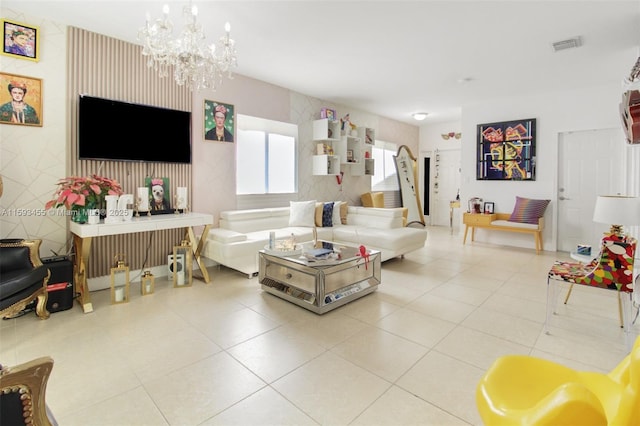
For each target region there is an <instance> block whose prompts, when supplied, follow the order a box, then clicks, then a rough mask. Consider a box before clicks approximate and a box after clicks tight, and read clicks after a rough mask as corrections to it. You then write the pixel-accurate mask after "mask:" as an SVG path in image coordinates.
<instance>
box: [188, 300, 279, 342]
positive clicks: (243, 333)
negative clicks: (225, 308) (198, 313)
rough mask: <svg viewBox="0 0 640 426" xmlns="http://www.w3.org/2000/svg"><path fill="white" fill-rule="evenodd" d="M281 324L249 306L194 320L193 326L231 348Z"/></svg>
mask: <svg viewBox="0 0 640 426" xmlns="http://www.w3.org/2000/svg"><path fill="white" fill-rule="evenodd" d="M279 325H280V324H279V323H278V322H276V321H274V320H272V319H270V318H267V317H265V316H264V315H261V314H259V313H257V312H256V311H254V310H251V309H249V308H243V309H241V310H239V311H234V312H231V313H227V314H218V315H213V316H210V317H209V316H208V317H207V318H206V319H205V318H200V319H198V320H194V322H193V326H194V327H195V328H196V329H197V330H199V331H201V332H202V333H204V334H205V335H206V336H208V337H209V338H210V339H211V340H212V341H213V342H214V343H216V344H218V345H220V346H221V347H223V348H229V347H231V346H234V345H237V344H238V343H242V342H245V341H247V340H249V339H251V338H253V337H256V336H259V335H260V334H262V333H265V332H267V331H269V330H273V329H274V328H276V327H278V326H279Z"/></svg>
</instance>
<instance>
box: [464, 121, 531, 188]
mask: <svg viewBox="0 0 640 426" xmlns="http://www.w3.org/2000/svg"><path fill="white" fill-rule="evenodd" d="M477 138H478V145H477V161H478V169H477V175H476V180H511V181H522V180H536V119H535V118H528V119H524V120H513V121H502V122H496V123H487V124H479V125H478V129H477Z"/></svg>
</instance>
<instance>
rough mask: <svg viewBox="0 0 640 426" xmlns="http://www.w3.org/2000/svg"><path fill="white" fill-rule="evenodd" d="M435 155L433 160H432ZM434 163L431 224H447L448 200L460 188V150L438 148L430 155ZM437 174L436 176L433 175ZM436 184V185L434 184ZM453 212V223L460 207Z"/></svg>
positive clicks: (453, 196)
mask: <svg viewBox="0 0 640 426" xmlns="http://www.w3.org/2000/svg"><path fill="white" fill-rule="evenodd" d="M434 157H435V161H433V160H434ZM431 159H432V163H431V164H433V165H434V169H435V170H434V179H433V185H432V192H431V194H432V199H433V203H432V204H431V208H432V211H431V225H437V226H447V227H448V226H449V202H450V201H453V200H455V199H456V194H457V193H458V190H459V189H460V150H459V149H451V150H438V151H436V153H435V155H434V156H432V157H431ZM435 176H437V177H435ZM436 184H437V186H436ZM456 210H457V211H455V212H454V220H453V223H454V224H455V223H457V222H459V217H458V216H459V215H460V212H459V210H460V209H456Z"/></svg>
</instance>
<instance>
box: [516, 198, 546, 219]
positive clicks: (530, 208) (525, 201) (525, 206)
mask: <svg viewBox="0 0 640 426" xmlns="http://www.w3.org/2000/svg"><path fill="white" fill-rule="evenodd" d="M550 202H551V200H533V199H531V198H522V197H516V205H515V206H514V207H513V212H512V213H511V216H510V217H509V221H510V222H519V223H531V224H533V225H537V224H538V219H540V218H541V217H542V216H543V215H544V211H545V210H546V209H547V206H548V205H549V203H550Z"/></svg>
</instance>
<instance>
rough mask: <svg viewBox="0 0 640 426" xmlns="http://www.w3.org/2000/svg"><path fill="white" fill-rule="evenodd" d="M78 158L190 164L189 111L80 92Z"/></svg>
mask: <svg viewBox="0 0 640 426" xmlns="http://www.w3.org/2000/svg"><path fill="white" fill-rule="evenodd" d="M78 158H79V159H81V160H112V161H138V162H158V163H191V113H190V112H187V111H178V110H174V109H168V108H160V107H154V106H149V105H139V104H132V103H127V102H121V101H115V100H111V99H103V98H98V97H93V96H88V95H80V99H79V105H78Z"/></svg>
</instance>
